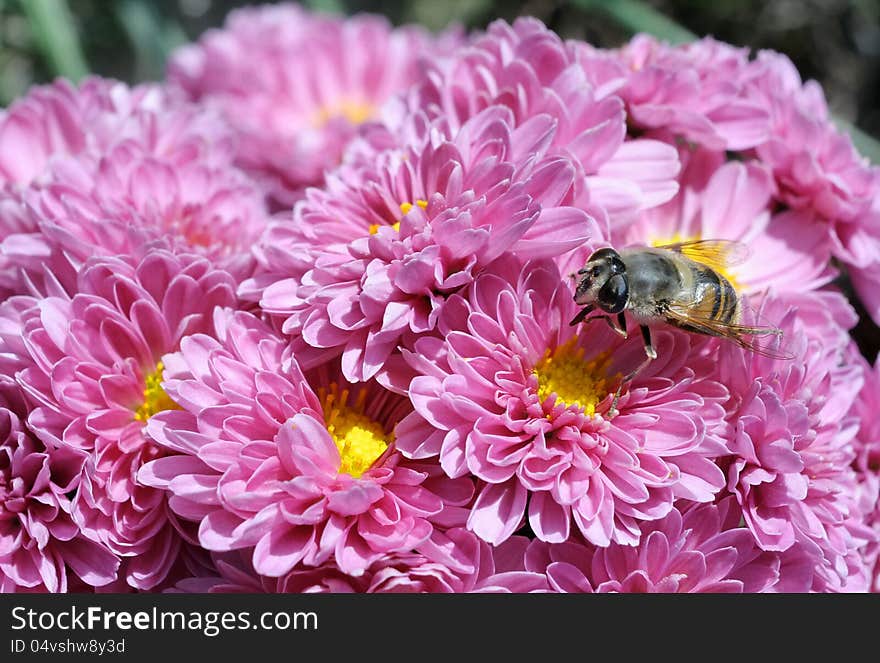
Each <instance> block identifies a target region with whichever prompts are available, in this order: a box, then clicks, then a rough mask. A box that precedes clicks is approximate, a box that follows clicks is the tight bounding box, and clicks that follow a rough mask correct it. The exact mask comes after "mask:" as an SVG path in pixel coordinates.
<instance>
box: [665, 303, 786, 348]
mask: <svg viewBox="0 0 880 663" xmlns="http://www.w3.org/2000/svg"><path fill="white" fill-rule="evenodd" d="M666 316H667V317H668V318H670V319H671V320H674V321H675V322H678V323H680V324H682V325H687V326H689V327H691V328H693V329H695V330H697V331H699V332H701V333H703V334H708V335H709V336H719V337H722V338H727V339H730V340H731V341H733V342H734V343H736V344H737V345H739V346H740V347H742V348H745V349H746V350H751V351H752V352H754V353H756V354H759V355H763V356H765V357H770V358H771V359H793V358H794V355H793V354H792V353H791V352H788V351H787V350H786V349H785V348H784V347H783V346H782V345H780V342H778V341H775V340H774V339H779V338H781V337H782V330H781V329H777V328H776V327H761V326H749V325H738V324H730V323H727V322H724V321H722V320H714V319H713V318H712V317H711V312H710V311H707V310H706V309H705V308H704V307H702V306H694V305H693V304H692V303H691V302H684V301H678V302H676V301H673V302H670V303H669V307H668V309H667V310H666ZM748 337H760V340H759V339H758V338H748ZM767 337H772V338H767Z"/></svg>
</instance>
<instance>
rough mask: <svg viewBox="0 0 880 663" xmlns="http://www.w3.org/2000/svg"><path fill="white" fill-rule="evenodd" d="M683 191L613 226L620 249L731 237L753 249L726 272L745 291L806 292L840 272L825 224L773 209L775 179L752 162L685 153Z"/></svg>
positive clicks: (568, 267)
mask: <svg viewBox="0 0 880 663" xmlns="http://www.w3.org/2000/svg"><path fill="white" fill-rule="evenodd" d="M685 162H686V164H687V165H686V167H685V169H684V171H683V174H682V179H681V188H680V190H679V193H678V195H677V196H676V197H675V198H674V199H673V200H672V201H670V202H668V203H666V204H665V205H663V206H661V207H657V208H654V209H651V210H647V211H645V212H642V213H641V214H640V215H639V218H638V220H637V221H636V222H634V223H632V224H630V225H629V226H627V227H626V228H624V229H622V230H620V231H618V232H612V234H611V243H612V245H613V246H616V247H626V246H633V245H649V246H651V245H653V246H657V245H663V244H670V243H673V242H683V241H693V240H705V239H710V240H714V239H726V240H734V241H737V242H741V243H743V244H744V245H746V246H747V247H748V248H747V249H746V250H747V255H746V256H745V257H744V260H743V259H742V258H740V261H736V262H734V263H733V264H731V265H729V266H728V267H727V268H725V269H724V270H723V273H724V275H725V276H726V277H727V278H728V280H729V281H730V282H731V283H732V284H733V285H734V287H735V288H736V290H737V291H738V292H740V293H758V292H763V291H765V290H766V289H767V288H771V287H772V288H773V289H774V291H776V292H784V291H795V292H803V291H805V290H811V289H815V288H818V287H820V286H822V285H824V284H825V283H827V282H828V281H829V280H830V279H831V278H833V276H834V272H833V270H831V269H830V267H829V260H830V257H831V246H830V241H829V240H828V237H827V234H826V233H824V232H823V231H822V229H821V224H820V223H818V222H817V221H814V220H813V219H811V218H810V216H809V215H808V214H806V213H804V212H796V211H792V210H788V211H785V212H781V213H779V214H771V212H770V209H771V197H772V193H773V190H774V188H773V182H772V180H771V178H770V177H769V175H768V174H767V173H766V171H765V170H764V169H762V168H760V167H759V166H757V165H755V164H752V163H747V164H743V163H738V162H729V163H724V162H723V155H721V154H720V153H715V152H709V151H707V150H698V151H695V152H694V153H692V154H691V155H690V157H689V158H688V159H686V161H685ZM587 258H588V255H587V251H585V250H580V251H577V252H574V253H573V254H571V255H570V256H568V257H567V259H566V260H565V261H564V264H563V265H561V268H562V270H563V271H564V272H565V273H568V272H571V271H576V270H577V269H578V268H580V267H581V266H582V265H583V263H584V262H585V261H586V259H587Z"/></svg>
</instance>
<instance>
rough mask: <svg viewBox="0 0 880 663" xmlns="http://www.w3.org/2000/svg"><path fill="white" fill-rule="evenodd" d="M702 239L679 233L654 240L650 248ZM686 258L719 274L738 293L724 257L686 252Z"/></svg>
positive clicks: (698, 236) (737, 286)
mask: <svg viewBox="0 0 880 663" xmlns="http://www.w3.org/2000/svg"><path fill="white" fill-rule="evenodd" d="M701 239H703V238H702V237H701V236H700V235H690V236H684V235H682V234H681V233H675V234H674V235H673V236H672V237H671V238H668V239H667V238H660V239H654V240H653V241H652V242H651V245H652V246H663V245H665V244H677V243H679V242H698V241H700V240H701ZM684 253H685V255H686V256H688V257H689V258H690V259H691V260H695V261H697V262H699V263H702V264H704V265H706V266H708V267H711V268H712V269H714V270H715V271H716V272H718V273H719V274H721V276H723V277H724V278H726V279H727V280H728V282H729V283H730V285H732V286H733V289H734V290H736V291H737V292H739V291H740V284H739V283H738V282H737V280H736V277H735V276H734V275H733V273H732V272H731V271H729V269H728V267H727V265H726V264H725V261H724V256H723V255H721V254H719V255H717V256H715V255H710V254H709V253H708V252H707V253H706V254H703V253H702V252H700V253H699V254H697V253H694V254H689V253H688V252H687V251H685V252H684Z"/></svg>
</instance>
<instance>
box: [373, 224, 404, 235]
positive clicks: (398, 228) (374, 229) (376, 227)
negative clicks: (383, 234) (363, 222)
mask: <svg viewBox="0 0 880 663" xmlns="http://www.w3.org/2000/svg"><path fill="white" fill-rule="evenodd" d="M383 225H385V224H382V223H371V224H370V234H371V235H375V234H376V233H377V232H379V228H381V227H382V226H383ZM391 227H392V228H394V230H397V231H399V230H400V221H398V222H396V223H392V224H391Z"/></svg>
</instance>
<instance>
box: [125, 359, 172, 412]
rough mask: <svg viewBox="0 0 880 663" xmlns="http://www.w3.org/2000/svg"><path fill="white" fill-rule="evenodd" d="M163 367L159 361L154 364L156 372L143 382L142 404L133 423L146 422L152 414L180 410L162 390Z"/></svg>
mask: <svg viewBox="0 0 880 663" xmlns="http://www.w3.org/2000/svg"><path fill="white" fill-rule="evenodd" d="M163 370H165V365H164V364H163V363H162V362H161V361H160V362H159V363H158V364H156V370H155V371H154V372H152V373H150V374H149V375H148V376H147V379H146V380H145V381H144V402H143V404H142V405H141V406H140V407H139V408H138V409H137V410H135V413H134V418H135V421H144V422H145V421H146V420H147V419H149V418H150V417H152V416H153V415H154V414H158V413H159V412H164V411H165V410H180V409H181V407H180V406H179V405H178V404H177V403H175V402H174V401H173V400H171V398H170V397H169V396H168V394H166V393H165V390H164V389H162V371H163Z"/></svg>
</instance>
